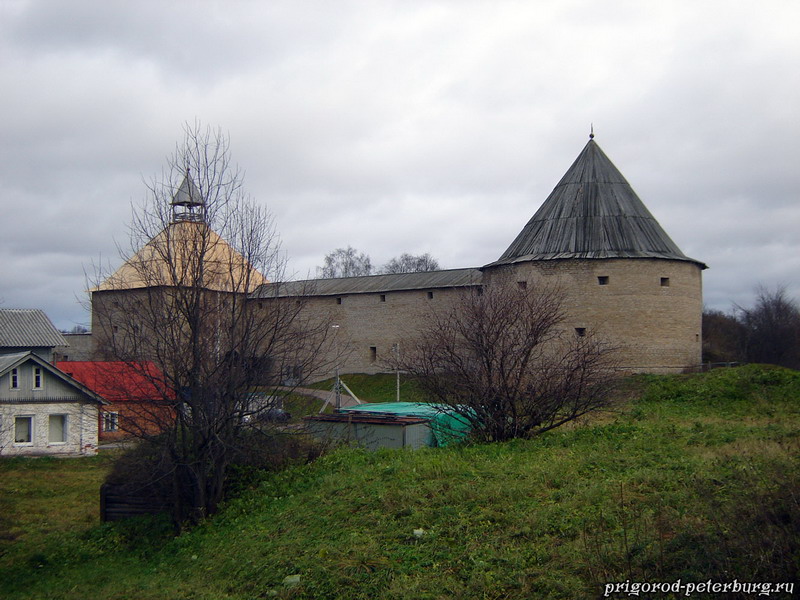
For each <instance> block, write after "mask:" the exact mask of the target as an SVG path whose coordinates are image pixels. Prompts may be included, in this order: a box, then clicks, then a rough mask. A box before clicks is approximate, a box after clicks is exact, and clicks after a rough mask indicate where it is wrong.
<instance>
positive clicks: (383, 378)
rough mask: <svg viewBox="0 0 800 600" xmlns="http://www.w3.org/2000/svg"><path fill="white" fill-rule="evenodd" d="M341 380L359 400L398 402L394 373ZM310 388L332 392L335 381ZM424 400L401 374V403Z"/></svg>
mask: <svg viewBox="0 0 800 600" xmlns="http://www.w3.org/2000/svg"><path fill="white" fill-rule="evenodd" d="M341 379H342V381H344V382H345V383H346V384H347V386H348V387H349V388H350V389H351V390H353V393H354V394H355V395H356V396H358V398H359V400H362V401H364V402H394V401H396V400H397V376H396V375H395V374H394V373H380V374H378V375H366V374H364V373H355V374H350V375H342V377H341ZM309 387H312V388H315V389H318V390H330V389H332V388H333V379H326V380H325V381H320V382H317V383H315V384H312V385H311V386H309ZM422 400H424V398H423V396H422V393H421V392H420V391H419V389H418V388H417V386H416V385H415V384H414V382H413V381H412V380H411V379H409V378H408V377H407V376H406V375H403V374H402V373H401V374H400V401H401V402H418V401H422Z"/></svg>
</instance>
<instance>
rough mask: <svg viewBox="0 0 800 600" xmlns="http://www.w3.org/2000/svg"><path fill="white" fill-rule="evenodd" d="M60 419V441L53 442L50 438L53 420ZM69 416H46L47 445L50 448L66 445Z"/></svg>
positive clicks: (63, 414)
mask: <svg viewBox="0 0 800 600" xmlns="http://www.w3.org/2000/svg"><path fill="white" fill-rule="evenodd" d="M54 417H60V418H61V439H60V440H53V439H51V436H52V434H53V425H52V423H53V418H54ZM68 417H69V415H67V414H65V413H57V414H53V415H47V444H48V445H50V446H57V445H63V444H66V443H67V439H68V435H67V431H68V429H67V428H68V423H69V418H68Z"/></svg>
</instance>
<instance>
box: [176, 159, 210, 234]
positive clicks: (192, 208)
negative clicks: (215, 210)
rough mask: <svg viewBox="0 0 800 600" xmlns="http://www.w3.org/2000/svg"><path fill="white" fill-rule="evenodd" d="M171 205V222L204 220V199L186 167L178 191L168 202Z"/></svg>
mask: <svg viewBox="0 0 800 600" xmlns="http://www.w3.org/2000/svg"><path fill="white" fill-rule="evenodd" d="M170 206H172V222H173V223H180V222H185V221H189V222H194V223H203V222H205V220H206V201H205V198H203V195H202V194H201V193H200V190H199V189H197V186H196V185H195V184H194V181H193V180H192V177H191V172H190V171H189V169H186V176H185V177H184V178H183V183H181V185H180V187H179V188H178V191H177V192H176V193H175V196H174V197H173V198H172V202H170Z"/></svg>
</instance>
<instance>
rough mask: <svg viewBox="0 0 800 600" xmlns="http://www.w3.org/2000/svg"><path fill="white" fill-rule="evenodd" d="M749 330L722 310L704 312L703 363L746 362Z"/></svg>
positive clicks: (734, 317)
mask: <svg viewBox="0 0 800 600" xmlns="http://www.w3.org/2000/svg"><path fill="white" fill-rule="evenodd" d="M746 332H747V329H746V328H745V326H744V324H743V323H742V322H741V321H740V320H739V319H737V318H736V315H735V314H727V313H724V312H722V311H720V310H713V309H705V310H703V362H704V363H738V362H745V361H746V360H747V359H746V356H745V348H744V345H745V340H746V338H747V335H746Z"/></svg>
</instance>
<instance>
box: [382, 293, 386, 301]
mask: <svg viewBox="0 0 800 600" xmlns="http://www.w3.org/2000/svg"><path fill="white" fill-rule="evenodd" d="M381 302H386V294H381Z"/></svg>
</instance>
